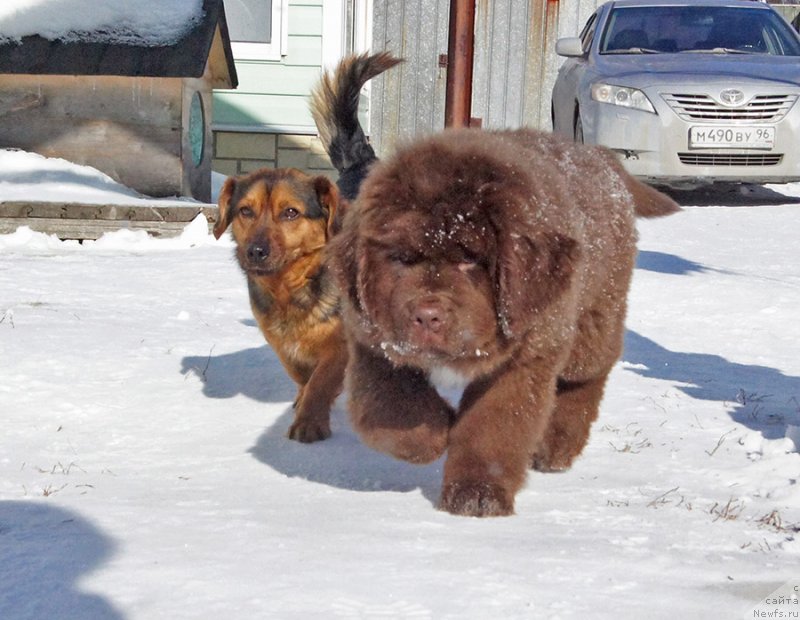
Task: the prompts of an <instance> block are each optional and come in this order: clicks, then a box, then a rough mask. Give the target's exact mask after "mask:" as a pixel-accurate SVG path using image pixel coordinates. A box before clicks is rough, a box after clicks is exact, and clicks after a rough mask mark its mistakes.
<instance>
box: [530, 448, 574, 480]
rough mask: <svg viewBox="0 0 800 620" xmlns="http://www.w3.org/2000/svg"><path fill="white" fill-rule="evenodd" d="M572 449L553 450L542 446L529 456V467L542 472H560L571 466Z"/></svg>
mask: <svg viewBox="0 0 800 620" xmlns="http://www.w3.org/2000/svg"><path fill="white" fill-rule="evenodd" d="M575 456H576V455H575V454H574V453H573V451H567V450H553V449H548V448H547V447H545V446H542V447H541V448H540V449H539V450H538V451H537V452H536V453H535V454H534V455H533V457H532V458H531V467H532V468H533V469H535V470H536V471H540V472H543V473H561V472H565V471H567V470H568V469H569V468H570V467H572V462H573V461H574V460H575Z"/></svg>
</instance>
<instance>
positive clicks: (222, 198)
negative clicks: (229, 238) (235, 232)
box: [214, 177, 236, 239]
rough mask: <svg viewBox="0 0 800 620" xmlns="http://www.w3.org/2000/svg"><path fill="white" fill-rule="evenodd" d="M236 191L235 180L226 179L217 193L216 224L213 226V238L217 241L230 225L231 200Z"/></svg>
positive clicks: (231, 178)
mask: <svg viewBox="0 0 800 620" xmlns="http://www.w3.org/2000/svg"><path fill="white" fill-rule="evenodd" d="M235 189H236V178H235V177H228V178H227V180H226V181H225V183H224V185H223V186H222V189H221V190H220V192H219V200H218V201H217V210H218V213H217V223H216V224H215V225H214V237H216V238H217V239H219V238H220V237H221V236H222V233H224V232H225V229H227V228H228V225H229V224H230V223H231V215H232V213H231V198H232V197H233V192H234V190H235Z"/></svg>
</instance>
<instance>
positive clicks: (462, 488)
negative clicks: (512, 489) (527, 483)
mask: <svg viewBox="0 0 800 620" xmlns="http://www.w3.org/2000/svg"><path fill="white" fill-rule="evenodd" d="M439 510H445V511H447V512H449V513H452V514H454V515H462V516H466V517H505V516H508V515H512V514H514V496H513V495H512V494H510V493H509V492H508V491H507V490H506V489H504V488H503V487H501V486H500V485H498V484H494V483H492V482H484V481H481V482H451V483H449V484H447V485H445V487H444V489H442V499H441V501H440V502H439Z"/></svg>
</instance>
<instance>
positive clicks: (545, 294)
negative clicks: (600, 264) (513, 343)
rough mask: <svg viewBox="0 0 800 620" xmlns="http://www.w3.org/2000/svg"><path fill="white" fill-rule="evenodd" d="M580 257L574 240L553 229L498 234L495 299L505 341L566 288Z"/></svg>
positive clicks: (519, 331) (522, 329)
mask: <svg viewBox="0 0 800 620" xmlns="http://www.w3.org/2000/svg"><path fill="white" fill-rule="evenodd" d="M579 256H580V248H579V247H578V243H577V242H576V241H575V240H574V239H571V238H570V237H567V236H565V235H562V234H560V233H557V232H555V231H552V230H548V231H536V232H532V233H531V234H528V235H525V234H521V233H517V232H510V233H507V234H501V236H500V243H499V248H498V258H497V264H496V266H495V299H496V304H497V315H498V321H499V324H500V328H501V329H502V331H503V335H505V337H506V338H512V337H516V336H519V335H520V334H521V333H522V332H523V331H524V330H525V326H526V325H529V324H530V318H531V317H532V316H534V315H535V314H536V313H537V312H539V311H541V310H542V309H543V308H545V307H546V306H548V305H550V303H551V302H552V301H554V300H555V299H557V298H558V297H559V296H560V295H561V294H562V293H564V291H566V290H567V289H568V288H569V285H570V281H571V279H572V274H573V272H574V270H575V265H576V263H577V261H578V258H579Z"/></svg>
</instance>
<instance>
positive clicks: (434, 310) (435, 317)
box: [414, 300, 446, 334]
mask: <svg viewBox="0 0 800 620" xmlns="http://www.w3.org/2000/svg"><path fill="white" fill-rule="evenodd" d="M445 314H446V312H445V309H444V308H443V307H442V304H440V303H438V302H436V301H433V300H427V301H422V302H420V303H419V304H418V305H417V306H416V308H415V309H414V324H415V325H416V326H417V327H418V328H421V329H424V330H425V331H428V332H432V333H434V334H438V333H440V332H441V331H442V330H443V329H444V327H445V318H446V317H445Z"/></svg>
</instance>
